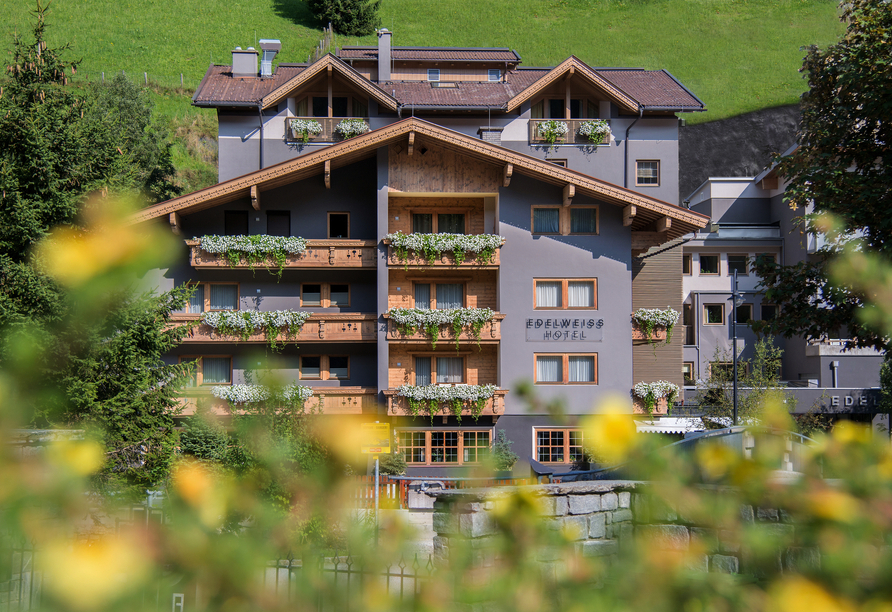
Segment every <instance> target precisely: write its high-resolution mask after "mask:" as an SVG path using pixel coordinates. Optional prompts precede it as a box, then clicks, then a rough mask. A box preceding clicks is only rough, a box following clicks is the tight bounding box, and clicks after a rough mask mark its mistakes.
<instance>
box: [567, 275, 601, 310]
mask: <svg viewBox="0 0 892 612" xmlns="http://www.w3.org/2000/svg"><path fill="white" fill-rule="evenodd" d="M567 302H569V304H568V306H569V307H570V308H592V307H594V305H595V284H594V283H593V282H592V281H570V282H569V283H567Z"/></svg>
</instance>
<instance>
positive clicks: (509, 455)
mask: <svg viewBox="0 0 892 612" xmlns="http://www.w3.org/2000/svg"><path fill="white" fill-rule="evenodd" d="M512 444H514V442H512V441H511V440H509V439H508V437H507V436H506V435H505V430H504V429H500V430H499V432H498V434H496V439H495V440H494V441H493V443H492V451H491V454H490V457H492V463H493V467H495V469H496V470H498V471H500V472H504V471H507V470H510V469H513V468H514V464H515V463H517V461H518V459H520V456H518V454H517V453H515V452H514V451H513V450H511V445H512Z"/></svg>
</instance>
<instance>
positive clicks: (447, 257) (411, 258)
mask: <svg viewBox="0 0 892 612" xmlns="http://www.w3.org/2000/svg"><path fill="white" fill-rule="evenodd" d="M383 242H384V244H386V245H388V247H387V265H388V266H402V267H404V268H409V269H419V268H461V269H472V270H494V269H497V268H498V267H499V249H496V250H495V251H493V254H492V257H491V258H490V259H489V261H484V260H483V259H482V258H480V257H479V256H478V255H477V254H476V253H467V254H466V255H465V260H464V261H463V262H461V263H460V264H458V263H456V262H455V254H454V253H452V252H451V251H448V252H443V253H440V257H438V258H437V259H435V260H434V261H433V262H428V260H427V259H426V258H425V257H424V255H423V254H421V253H416V252H415V251H413V250H410V251H409V254H408V256H407V257H406V259H400V258H399V256H398V255H397V253H396V249H394V248H393V246H392V245H390V241H389V240H384V241H383Z"/></svg>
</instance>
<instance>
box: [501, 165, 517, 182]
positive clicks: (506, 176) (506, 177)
mask: <svg viewBox="0 0 892 612" xmlns="http://www.w3.org/2000/svg"><path fill="white" fill-rule="evenodd" d="M512 174H514V164H505V168H504V170H502V185H503V186H505V187H509V186H510V185H511V175H512Z"/></svg>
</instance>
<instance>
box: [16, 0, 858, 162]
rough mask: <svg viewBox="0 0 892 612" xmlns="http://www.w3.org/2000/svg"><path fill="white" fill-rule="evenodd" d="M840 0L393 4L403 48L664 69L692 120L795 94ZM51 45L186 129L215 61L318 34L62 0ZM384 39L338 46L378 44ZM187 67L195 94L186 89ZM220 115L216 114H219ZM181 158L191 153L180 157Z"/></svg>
mask: <svg viewBox="0 0 892 612" xmlns="http://www.w3.org/2000/svg"><path fill="white" fill-rule="evenodd" d="M32 9H33V0H0V24H2V27H3V28H4V30H3V31H2V32H0V34H2V35H3V38H4V41H5V44H4V46H5V47H7V48H8V47H9V41H11V37H12V35H13V33H14V32H16V31H18V32H24V33H26V34H27V33H29V30H30V16H29V11H30V10H32ZM837 14H838V6H837V2H835V1H834V0H524V1H523V2H519V1H517V0H382V3H381V18H382V22H383V25H384V26H385V27H387V28H390V29H391V30H393V32H394V44H395V45H425V46H476V47H484V46H486V47H511V48H513V49H515V50H517V52H518V53H520V55H521V57H522V58H523V62H524V65H526V66H549V65H554V64H556V63H557V62H560V61H561V60H563V59H564V58H566V57H567V56H568V55H570V54H573V55H576V56H577V57H579V58H581V59H582V60H583V61H585V62H587V63H589V64H590V65H593V66H635V67H644V68H666V69H667V70H669V71H670V72H671V73H672V74H673V75H675V77H676V78H678V79H679V80H680V81H681V82H682V83H684V84H685V85H686V86H687V87H689V88H690V89H691V90H692V91H693V92H694V93H695V94H696V95H697V96H699V97H700V98H701V99H702V100H703V101H704V102H705V103H706V105H707V107H708V109H709V111H708V112H706V113H702V114H699V115H694V116H689V117H688V121H689V122H690V123H697V122H702V121H710V120H715V119H721V118H724V117H730V116H733V115H737V114H740V113H744V112H748V111H752V110H756V109H759V108H765V107H770V106H776V105H780V104H789V103H793V102H795V101H796V100H797V99H798V97H799V95H800V94H801V93H802V92H803V91H804V90H805V87H806V84H805V81H804V80H803V79H802V76H801V75H800V74H799V72H798V70H799V67H800V66H801V63H802V57H803V55H804V52H803V51H802V50H801V47H803V46H805V45H811V44H817V45H826V44H828V43H831V42H833V41H835V40H836V39H837V38H838V37H839V35H840V34H841V33H842V32H843V31H844V27H843V25H842V24H841V23H840V22H839V20H838V18H837ZM49 22H50V29H49V39H50V41H51V43H54V44H60V43H64V42H68V43H71V45H72V48H73V53H74V55H75V56H76V57H82V58H83V60H84V61H83V65H82V71H81V72H82V75H81V76H83V77H86V78H89V79H90V80H96V79H98V78H99V74H100V72H102V71H105V72H106V74H107V75H108V74H111V73H113V72H117V71H121V70H123V71H125V72H126V73H127V74H128V76H131V77H133V78H134V79H136V80H139V81H142V80H143V73H148V77H149V79H150V81H153V82H155V83H157V84H158V85H160V86H161V87H157V88H155V99H156V105H157V106H156V108H157V110H158V112H159V113H160V114H162V115H164V116H166V117H170V118H171V119H172V120H173V121H174V124H175V126H176V127H183V126H188V125H191V124H196V123H198V124H201V125H203V126H204V129H205V130H207V129H211V128H210V127H209V126H210V125H211V123H212V122H213V119H212V118H205V119H196V115H200V114H209V111H198V110H197V109H193V108H191V107H190V106H189V97H190V95H191V91H189V90H190V89H194V87H195V86H196V85H197V84H198V82H199V81H200V79H201V77H202V75H203V74H204V72H205V70H206V69H207V66H208V64H209V63H211V62H215V63H229V61H230V60H231V55H230V51H231V50H232V48H233V47H235V46H236V45H240V46H242V47H247V46H251V45H254V44H255V41H256V40H257V39H259V38H279V39H281V41H282V46H283V50H282V52H281V53H280V54H279V56H278V58H277V59H278V60H279V61H284V62H300V61H305V60H306V58H307V55H308V54H309V53H310V51H311V50H312V48H313V47H314V46H315V45H316V44H317V43H318V41H319V39H320V37H321V30H320V28H319V27H318V25H317V24H316V23H314V21H313V19H312V17H311V15H310V14H309V12H308V10H307V8H306V5H305V3H304V1H303V0H53V2H52V4H51V11H50V14H49ZM375 41H376V37H375V36H374V35H372V36H367V37H364V38H350V37H338V38H337V39H336V44H337V45H338V46H342V45H355V44H375ZM180 74H183V79H184V84H185V86H186V90H187V93H183V92H178V91H177V88H178V87H179V83H180ZM209 120H210V122H209ZM182 161H183V160H181V162H182Z"/></svg>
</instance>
